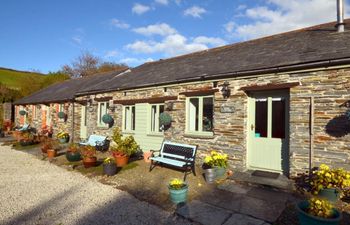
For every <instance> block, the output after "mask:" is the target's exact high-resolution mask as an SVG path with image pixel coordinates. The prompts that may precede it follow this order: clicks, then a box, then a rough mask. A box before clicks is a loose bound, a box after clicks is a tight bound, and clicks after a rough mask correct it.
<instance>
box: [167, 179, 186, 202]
mask: <svg viewBox="0 0 350 225" xmlns="http://www.w3.org/2000/svg"><path fill="white" fill-rule="evenodd" d="M168 189H169V195H170V200H171V201H172V202H173V203H175V204H179V203H181V202H186V200H187V193H188V184H187V183H186V182H184V181H182V180H180V179H177V178H175V179H171V180H170V182H169V184H168Z"/></svg>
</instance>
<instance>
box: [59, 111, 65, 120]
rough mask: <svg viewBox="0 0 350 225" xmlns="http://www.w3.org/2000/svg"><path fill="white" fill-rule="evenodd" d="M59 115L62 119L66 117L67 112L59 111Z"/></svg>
mask: <svg viewBox="0 0 350 225" xmlns="http://www.w3.org/2000/svg"><path fill="white" fill-rule="evenodd" d="M57 116H58V118H60V119H64V118H66V114H65V113H64V112H62V111H61V112H58V113H57Z"/></svg>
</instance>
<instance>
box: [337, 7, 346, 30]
mask: <svg viewBox="0 0 350 225" xmlns="http://www.w3.org/2000/svg"><path fill="white" fill-rule="evenodd" d="M335 27H336V28H337V30H338V32H344V30H345V26H344V0H337V24H336V25H335Z"/></svg>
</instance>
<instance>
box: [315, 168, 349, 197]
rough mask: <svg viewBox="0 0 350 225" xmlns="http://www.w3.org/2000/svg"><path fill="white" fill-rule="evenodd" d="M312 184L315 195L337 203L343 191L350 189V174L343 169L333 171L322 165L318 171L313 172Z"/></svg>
mask: <svg viewBox="0 0 350 225" xmlns="http://www.w3.org/2000/svg"><path fill="white" fill-rule="evenodd" d="M310 184H311V189H312V193H313V194H318V195H320V196H321V197H324V198H327V199H328V200H329V201H332V202H335V201H337V200H338V199H339V198H340V195H341V194H342V192H343V190H346V189H349V188H350V172H349V171H346V170H344V169H343V168H338V169H331V168H330V167H329V166H327V165H325V164H321V165H320V166H319V168H318V170H315V171H313V173H312V177H311V181H310Z"/></svg>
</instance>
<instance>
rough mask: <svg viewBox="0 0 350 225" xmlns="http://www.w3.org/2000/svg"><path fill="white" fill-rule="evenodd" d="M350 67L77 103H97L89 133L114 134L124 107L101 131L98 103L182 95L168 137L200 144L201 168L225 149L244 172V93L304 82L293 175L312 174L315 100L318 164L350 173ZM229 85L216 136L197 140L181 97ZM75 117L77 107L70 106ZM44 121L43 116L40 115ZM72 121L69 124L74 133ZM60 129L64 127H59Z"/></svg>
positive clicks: (297, 100) (295, 113)
mask: <svg viewBox="0 0 350 225" xmlns="http://www.w3.org/2000/svg"><path fill="white" fill-rule="evenodd" d="M349 80H350V69H348V68H347V69H334V70H326V71H316V72H300V73H289V74H278V75H277V74H271V75H264V76H250V77H246V78H235V79H225V80H220V81H219V82H218V87H213V85H214V84H213V82H212V81H203V82H197V83H191V84H178V85H172V86H167V87H166V89H165V88H164V87H152V88H146V89H135V90H127V91H116V92H110V93H101V94H96V95H95V94H94V95H90V96H82V97H78V98H77V99H76V100H78V101H81V100H86V99H90V98H91V99H92V100H93V101H92V107H91V108H89V109H88V113H87V117H88V118H87V121H88V135H90V134H101V135H107V136H111V135H112V130H113V128H114V127H115V126H118V127H119V128H121V125H122V105H120V104H116V105H115V111H114V112H111V111H110V112H109V113H110V114H111V115H112V116H113V118H114V121H115V124H114V126H113V127H111V128H105V127H103V128H102V127H97V123H96V121H97V104H98V102H97V101H95V100H94V99H100V98H102V97H109V96H111V97H113V100H130V99H143V98H154V97H161V96H177V99H176V100H170V101H166V102H165V103H172V104H173V109H172V110H170V111H167V112H168V113H169V114H170V115H171V116H172V118H173V122H172V126H171V127H170V129H168V130H167V131H166V132H165V133H164V136H165V138H166V139H170V140H172V141H175V142H181V143H189V144H199V151H198V155H197V157H198V160H197V163H198V164H201V162H202V161H201V160H202V159H203V156H204V155H205V154H207V153H208V152H209V151H210V150H213V149H215V150H219V151H222V152H225V153H227V154H229V158H230V159H229V164H230V167H232V168H236V169H239V170H243V169H245V168H246V162H247V159H246V157H247V131H248V130H247V129H248V124H247V119H248V113H247V112H248V94H247V93H246V92H244V91H242V90H240V89H241V87H245V86H254V85H266V84H279V83H291V82H300V85H299V86H296V87H293V88H291V89H290V91H289V93H290V94H289V95H290V96H289V97H290V109H289V117H290V119H289V136H290V138H289V152H288V153H287V155H289V162H290V174H291V175H292V176H293V175H296V174H297V173H300V172H305V171H306V170H308V166H309V165H308V157H309V145H310V141H309V140H310V138H309V137H310V136H309V133H310V132H309V131H310V130H309V128H310V124H309V122H310V120H309V117H310V115H309V107H310V97H311V96H313V97H314V107H315V113H314V116H315V119H314V121H315V122H314V158H313V164H314V166H317V165H319V164H320V163H328V164H330V165H334V166H337V167H339V166H344V167H346V168H348V169H350V134H349V133H350V124H349V122H348V121H347V120H345V118H344V116H343V114H344V112H345V111H346V108H344V107H340V105H341V104H342V103H344V102H346V101H348V100H349V99H350V84H349ZM224 81H229V84H230V86H229V87H230V89H231V96H230V97H229V98H228V99H224V98H223V97H222V95H221V93H220V91H219V92H216V93H215V94H214V98H215V100H214V136H213V137H195V136H188V135H186V134H185V123H186V121H185V99H186V97H185V96H184V95H181V94H179V93H181V92H185V91H190V90H198V89H203V88H217V89H218V90H220V89H221V85H222V84H223V82H224ZM223 105H224V106H230V107H232V108H233V109H234V110H233V112H229V113H227V112H226V113H223V112H221V110H220V108H221V107H222V106H223ZM80 107H81V106H80V104H79V103H75V107H74V109H75V110H74V115H75V116H74V136H75V141H78V140H79V137H80V110H81V108H80ZM69 110H70V111H69V113H70V114H71V113H72V104H71V105H70V107H69ZM38 116H39V118H40V115H38ZM71 122H72V121H71V119H70V118H69V119H68V121H67V122H66V123H65V124H63V125H65V126H66V129H71V128H70V126H71ZM55 127H58V125H55Z"/></svg>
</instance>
